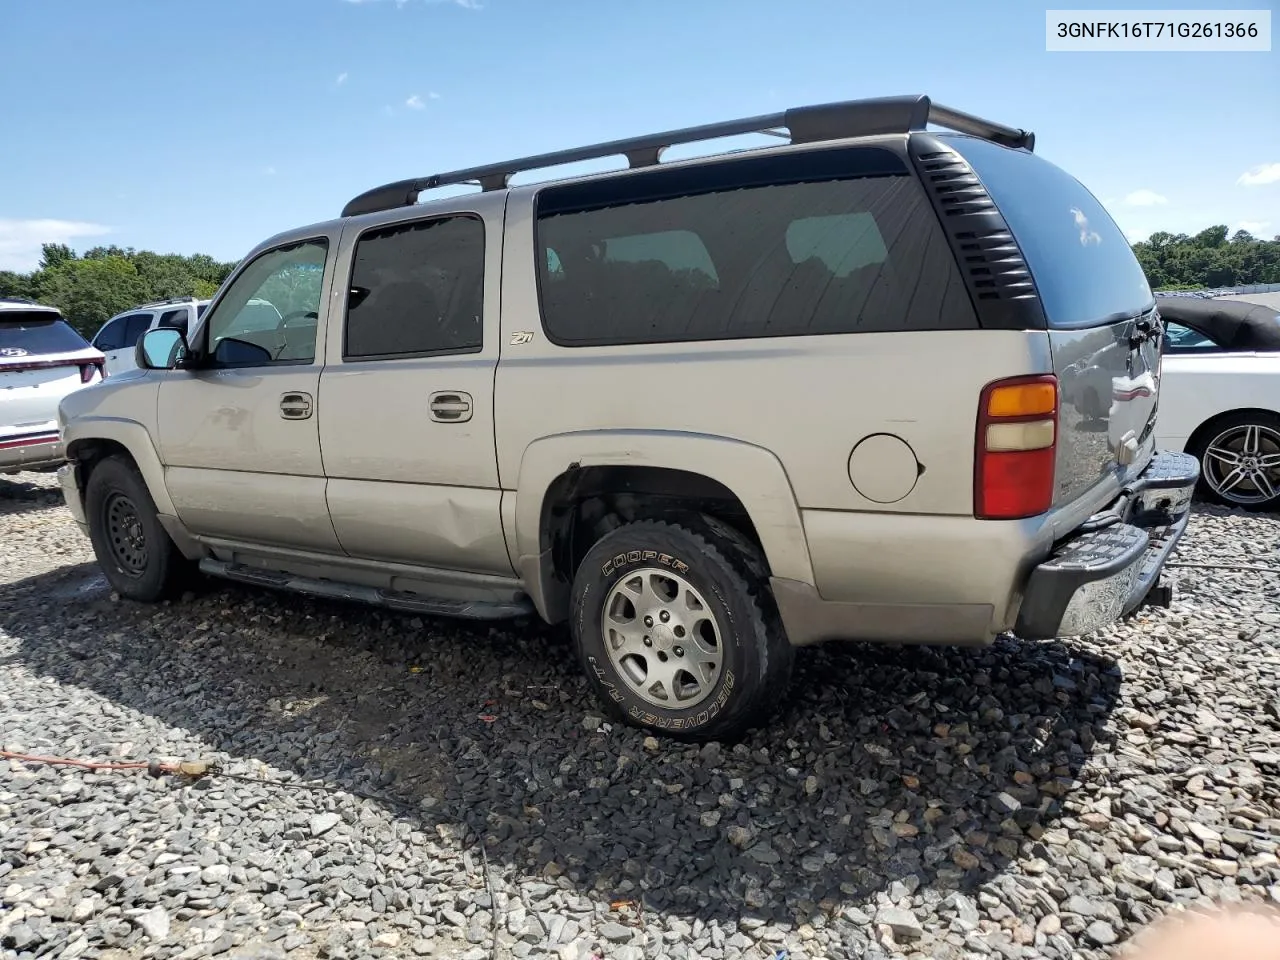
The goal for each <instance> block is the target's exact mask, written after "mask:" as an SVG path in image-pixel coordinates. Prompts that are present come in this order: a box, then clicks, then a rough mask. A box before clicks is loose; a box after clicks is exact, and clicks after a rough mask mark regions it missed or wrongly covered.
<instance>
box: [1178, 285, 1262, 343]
mask: <svg viewBox="0 0 1280 960" xmlns="http://www.w3.org/2000/svg"><path fill="white" fill-rule="evenodd" d="M1156 303H1157V305H1158V306H1159V309H1160V316H1161V317H1163V318H1164V319H1165V320H1169V321H1172V322H1173V323H1183V324H1186V325H1187V326H1190V327H1195V328H1197V329H1199V330H1201V331H1203V332H1204V333H1206V334H1208V335H1209V336H1210V337H1212V338H1213V339H1214V340H1216V341H1218V342H1219V343H1221V344H1222V345H1223V346H1224V347H1226V348H1227V349H1228V350H1280V313H1277V312H1276V311H1275V310H1273V309H1272V308H1271V307H1268V306H1265V305H1263V304H1260V303H1248V302H1245V301H1241V300H1225V299H1219V298H1213V299H1203V298H1200V297H1171V296H1163V295H1157V296H1156Z"/></svg>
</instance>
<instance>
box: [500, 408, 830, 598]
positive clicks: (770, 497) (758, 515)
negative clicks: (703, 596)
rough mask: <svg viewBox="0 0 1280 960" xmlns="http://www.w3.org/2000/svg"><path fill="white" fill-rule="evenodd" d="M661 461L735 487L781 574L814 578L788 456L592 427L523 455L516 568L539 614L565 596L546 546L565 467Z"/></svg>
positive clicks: (708, 440)
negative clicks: (547, 511) (548, 501)
mask: <svg viewBox="0 0 1280 960" xmlns="http://www.w3.org/2000/svg"><path fill="white" fill-rule="evenodd" d="M622 466H632V467H658V468H666V469H670V470H683V471H686V472H688V473H696V474H701V475H702V476H704V477H708V478H710V479H712V480H715V481H718V482H719V483H721V484H723V485H724V486H725V487H727V488H728V489H729V490H731V491H732V492H733V493H734V494H735V495H736V496H737V497H738V499H739V500H741V501H742V504H743V506H745V507H746V508H747V513H748V514H749V515H750V517H751V522H752V524H753V525H754V526H755V529H756V532H757V534H758V535H759V537H760V544H761V546H762V547H763V548H764V553H765V557H766V559H767V560H768V563H769V569H770V571H771V572H772V574H773V576H775V577H784V578H786V579H789V580H796V581H799V582H801V583H808V584H812V583H813V582H814V577H813V564H812V562H811V560H810V558H809V548H808V544H807V542H806V540H805V535H804V525H803V523H802V522H801V519H800V509H799V507H798V505H797V504H796V498H795V493H794V492H793V491H792V489H791V481H790V480H789V479H788V478H787V473H786V470H785V469H783V466H782V463H781V461H779V460H778V458H777V457H776V456H774V455H773V454H772V453H771V452H769V451H768V450H766V449H764V448H763V447H758V446H756V445H754V444H750V443H744V442H742V441H740V440H732V439H729V438H727V437H718V436H713V435H710V434H699V433H684V432H677V431H644V430H587V431H581V432H574V433H564V434H556V435H553V436H549V437H543V438H541V439H539V440H535V441H534V442H533V443H531V444H529V446H528V447H526V448H525V452H524V456H523V457H522V458H521V460H520V473H519V480H518V481H517V490H516V498H515V500H516V502H515V516H514V526H515V531H514V532H515V538H514V539H515V547H516V549H515V551H514V553H515V554H516V556H515V557H514V558H513V559H514V560H515V563H516V569H517V571H518V572H519V573H520V576H521V578H522V579H523V581H524V584H525V587H526V589H527V590H528V591H529V595H530V596H531V597H532V599H533V602H534V605H535V606H536V607H537V608H538V612H539V613H540V614H541V615H542V616H543V617H544V618H546V619H548V620H552V621H554V620H555V619H558V617H556V616H555V614H556V612H557V608H559V607H560V606H561V605H562V604H563V602H564V598H563V597H561V596H558V595H557V594H558V593H559V591H557V590H556V589H555V588H553V587H552V584H551V579H552V566H551V557H550V549H544V547H543V544H542V515H543V513H542V511H543V503H544V500H545V498H546V495H547V491H548V490H549V489H550V488H551V485H552V484H553V483H554V482H555V481H556V479H557V478H558V477H560V476H561V475H562V474H563V473H565V471H567V470H569V469H571V468H587V467H622Z"/></svg>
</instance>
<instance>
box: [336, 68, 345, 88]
mask: <svg viewBox="0 0 1280 960" xmlns="http://www.w3.org/2000/svg"><path fill="white" fill-rule="evenodd" d="M346 82H347V71H345V70H343V71H342V72H341V73H340V74H338V79H337V84H338V86H342V85H343V84H344V83H346Z"/></svg>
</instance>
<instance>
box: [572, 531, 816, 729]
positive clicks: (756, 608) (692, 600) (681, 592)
mask: <svg viewBox="0 0 1280 960" xmlns="http://www.w3.org/2000/svg"><path fill="white" fill-rule="evenodd" d="M698 527H699V529H697V530H694V529H690V527H689V526H685V525H683V524H681V525H677V524H674V523H665V522H660V521H641V522H637V523H631V524H627V525H626V526H623V527H620V528H618V529H617V530H614V531H613V532H611V533H609V534H607V535H606V536H605V537H604V538H602V539H601V540H600V541H599V542H597V543H596V544H595V546H593V547H592V548H591V550H590V551H589V552H588V553H587V556H586V558H585V559H584V560H583V562H582V565H581V566H580V567H579V568H578V572H577V575H576V576H575V578H574V585H573V616H572V621H571V626H572V631H573V637H574V642H575V644H576V646H577V648H578V653H579V655H580V657H581V658H582V662H583V666H584V668H585V669H586V672H587V678H588V680H589V682H590V684H591V686H592V688H593V689H594V691H595V693H596V695H597V696H598V697H599V698H600V700H601V702H602V704H603V705H604V708H605V710H606V711H607V712H608V713H609V714H610V715H611V716H612V717H614V718H615V719H617V720H620V721H622V722H625V723H629V724H632V725H633V726H637V727H641V728H645V729H650V730H654V731H660V732H662V733H665V734H668V735H670V736H672V737H675V738H678V739H683V740H698V741H702V740H714V739H727V738H733V737H736V736H739V735H741V734H742V733H745V732H746V731H747V730H749V729H750V728H751V727H752V726H753V725H755V724H756V723H758V722H760V721H762V720H764V719H765V718H766V717H767V716H768V715H769V714H771V713H772V711H773V709H774V708H775V706H776V705H777V703H778V701H779V700H780V699H781V697H782V695H783V694H784V693H785V692H786V688H787V686H788V684H789V682H790V676H791V662H792V650H791V646H790V644H789V643H788V641H787V639H786V637H785V635H784V634H783V631H782V628H781V625H780V623H779V622H778V619H777V617H776V615H774V614H773V612H772V602H771V599H770V598H769V596H768V593H767V584H766V582H765V581H764V578H763V576H762V574H761V571H762V570H763V566H764V565H763V559H762V558H761V557H760V556H759V552H758V550H756V548H755V547H754V546H753V545H751V544H750V543H749V542H747V541H745V540H743V539H741V538H740V537H736V536H734V535H732V534H730V533H729V532H728V531H718V530H717V529H716V525H714V524H713V523H708V524H700V525H698Z"/></svg>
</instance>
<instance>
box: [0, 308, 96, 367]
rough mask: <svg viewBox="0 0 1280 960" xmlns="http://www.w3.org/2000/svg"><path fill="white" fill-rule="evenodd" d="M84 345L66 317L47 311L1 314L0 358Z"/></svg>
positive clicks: (67, 351) (76, 347) (86, 344)
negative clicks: (52, 314)
mask: <svg viewBox="0 0 1280 960" xmlns="http://www.w3.org/2000/svg"><path fill="white" fill-rule="evenodd" d="M87 346H89V344H88V343H86V342H85V339H84V337H82V336H80V334H78V333H76V332H75V331H74V330H72V329H71V327H69V326H67V323H66V321H64V320H61V319H59V318H57V317H51V316H50V315H49V314H47V313H32V314H24V313H17V314H15V313H11V312H8V311H6V312H5V313H4V314H3V315H0V358H12V357H25V356H37V355H39V354H49V353H74V352H75V351H77V350H83V349H85V348H86V347H87Z"/></svg>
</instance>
